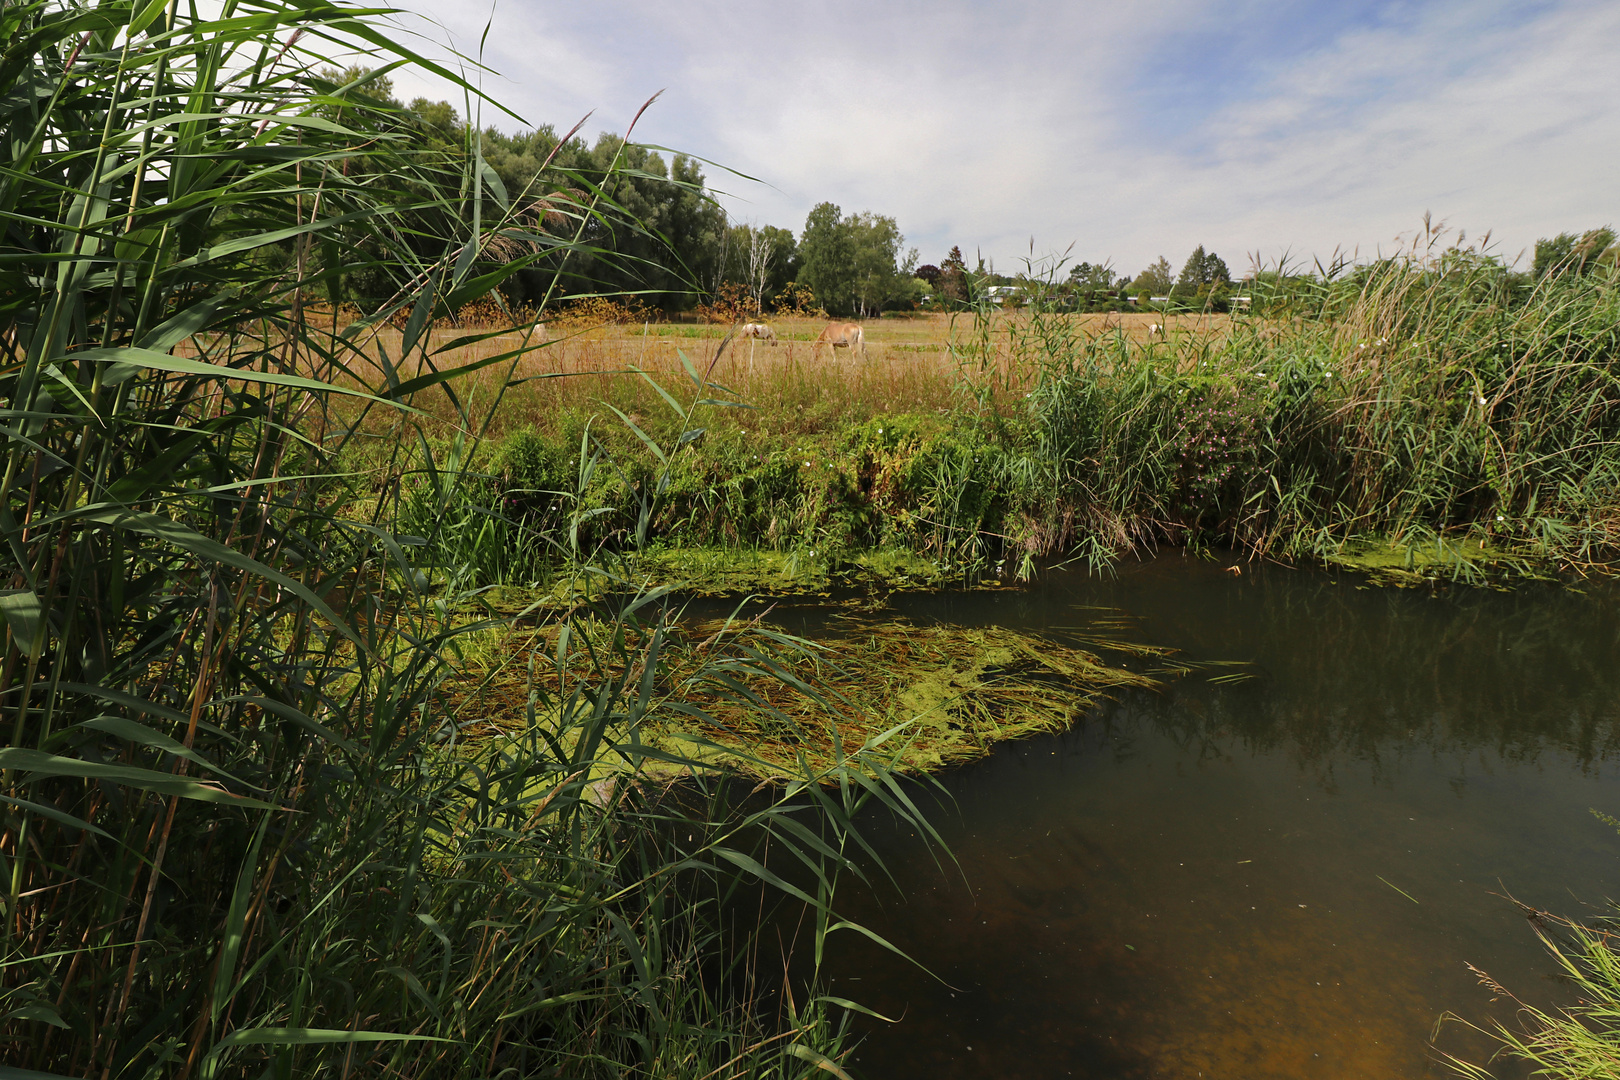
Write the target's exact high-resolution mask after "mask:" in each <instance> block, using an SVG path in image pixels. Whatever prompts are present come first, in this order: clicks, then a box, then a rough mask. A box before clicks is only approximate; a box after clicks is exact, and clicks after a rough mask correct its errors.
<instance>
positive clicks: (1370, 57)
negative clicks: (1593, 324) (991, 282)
mask: <svg viewBox="0 0 1620 1080" xmlns="http://www.w3.org/2000/svg"><path fill="white" fill-rule="evenodd" d="M404 3H405V5H406V7H408V8H411V9H412V10H413V11H416V12H420V13H422V14H420V15H411V14H404V15H399V16H395V19H396V21H397V22H398V24H399V25H398V29H400V30H403V31H406V32H409V33H410V34H413V35H419V36H417V37H415V38H413V39H412V40H413V43H414V45H415V46H416V47H418V48H420V49H421V50H422V51H423V52H424V53H426V54H428V55H432V56H434V57H436V58H440V59H443V58H445V57H447V56H449V55H451V54H450V52H449V49H450V48H451V47H453V48H455V49H457V50H459V51H460V52H461V53H462V54H463V55H464V56H467V57H471V58H474V59H477V58H479V57H480V56H481V58H482V63H483V64H484V65H485V67H487V68H488V69H490V70H489V71H488V72H483V73H479V72H476V71H473V70H472V69H470V68H469V72H470V77H471V78H473V79H474V80H475V81H478V82H480V84H481V85H482V87H483V90H484V92H485V93H486V94H487V95H488V96H489V97H491V98H493V99H494V100H496V101H499V102H500V103H501V104H502V105H504V106H505V107H506V108H507V109H509V110H510V111H511V112H512V113H515V114H516V115H517V116H518V117H521V118H522V121H523V122H522V123H520V122H519V120H516V119H514V118H513V117H512V116H509V115H506V114H503V113H500V112H498V111H496V110H495V109H494V108H493V107H492V106H491V105H489V104H487V103H486V104H484V105H483V106H482V121H483V123H484V124H486V125H490V124H493V125H494V126H496V127H498V128H501V129H503V130H506V131H517V130H520V129H522V128H523V127H525V126H534V125H537V124H541V123H549V124H552V125H554V126H555V127H557V128H558V130H559V131H563V130H567V129H568V128H570V127H572V126H573V124H574V123H575V122H576V121H578V120H579V119H580V118H581V117H584V116H585V115H586V114H587V113H588V114H590V118H589V119H588V120H587V121H586V123H585V127H584V128H583V129H582V132H583V133H584V134H586V135H587V137H589V138H591V139H594V138H595V135H596V133H598V132H600V131H614V132H620V131H623V130H624V128H625V126H626V125H627V124H628V123H629V122H630V120H631V118H632V117H633V116H634V115H635V113H636V111H637V109H639V108H640V107H641V106H642V104H643V103H644V102H645V101H646V100H647V99H648V98H649V97H651V96H652V95H654V94H655V93H660V92H661V96H660V97H659V98H658V100H657V101H656V102H655V103H654V104H653V105H652V106H651V107H650V108H649V109H647V111H646V113H645V114H644V115H643V116H642V118H641V120H640V123H639V125H638V126H637V128H636V130H635V136H634V137H635V138H636V140H637V141H640V142H647V143H654V144H658V145H661V146H665V147H671V148H674V149H678V150H681V151H683V152H685V153H689V154H692V155H695V156H697V157H700V158H703V159H705V160H706V161H708V162H711V163H712V164H709V165H706V166H705V167H704V171H705V174H706V175H707V177H708V180H709V183H710V186H711V187H713V188H715V189H716V190H718V191H720V192H722V193H723V194H722V201H723V203H724V205H725V206H726V208H727V210H728V212H729V213H730V214H731V215H732V217H733V218H734V219H735V220H737V221H739V222H744V221H747V222H753V223H756V224H769V225H777V226H781V227H784V228H790V229H792V230H793V231H794V232H795V233H798V232H800V231H801V230H802V229H803V227H804V220H805V217H806V215H807V214H808V213H809V211H810V209H811V207H813V206H815V205H816V204H817V203H821V202H833V203H836V204H837V205H838V206H840V207H841V208H842V209H843V211H844V212H845V213H853V212H858V211H870V212H872V213H877V214H884V215H888V216H891V217H893V218H894V219H895V220H896V222H897V223H898V225H899V227H900V230H901V231H902V232H903V233H904V234H905V236H906V243H907V246H908V247H915V248H917V249H918V252H919V255H920V261H922V262H928V263H938V262H939V261H940V260H941V259H942V258H943V257H944V256H945V254H946V253H947V252H948V251H949V249H950V247H951V246H952V245H959V246H960V247H961V248H962V250H963V252H964V253H965V254H966V255H967V256H968V260H969V262H970V264H971V263H972V262H973V260H974V257H975V255H976V254H977V255H979V256H981V257H983V258H984V259H986V260H987V261H988V262H993V264H994V265H995V268H996V269H997V270H999V271H1001V272H1003V273H1017V272H1018V271H1020V270H1022V269H1024V268H1025V262H1026V260H1029V259H1031V258H1032V257H1033V258H1034V259H1035V260H1036V261H1037V262H1039V261H1041V260H1043V259H1049V258H1052V257H1063V256H1065V255H1066V256H1067V257H1068V258H1069V259H1070V260H1071V261H1073V262H1078V261H1081V260H1086V261H1090V262H1093V263H1097V262H1104V261H1107V262H1109V263H1110V264H1111V265H1112V266H1113V267H1114V268H1115V270H1116V271H1119V272H1124V273H1131V274H1134V273H1135V272H1137V271H1138V270H1140V269H1142V268H1143V267H1144V266H1146V265H1147V264H1148V263H1149V262H1151V261H1152V260H1153V259H1155V258H1157V257H1158V256H1161V255H1163V256H1165V257H1166V258H1168V259H1169V260H1170V262H1171V264H1172V266H1173V267H1176V268H1179V266H1180V265H1181V263H1182V262H1183V261H1185V259H1186V256H1187V254H1188V253H1189V252H1191V251H1192V249H1193V247H1194V246H1196V245H1199V244H1202V245H1203V246H1204V247H1205V248H1206V249H1208V250H1211V251H1214V252H1217V253H1219V254H1220V255H1221V256H1222V257H1223V258H1224V259H1225V260H1226V262H1227V264H1228V265H1229V266H1230V267H1231V268H1232V270H1233V271H1234V274H1237V273H1240V272H1242V271H1244V270H1246V269H1248V268H1249V267H1250V266H1251V265H1252V264H1254V263H1255V262H1256V261H1258V262H1259V263H1261V264H1263V265H1266V266H1273V265H1276V264H1277V263H1278V261H1279V260H1283V259H1287V260H1289V261H1290V262H1293V263H1295V264H1299V263H1305V264H1309V263H1310V261H1311V260H1313V259H1321V260H1323V261H1324V262H1325V261H1327V260H1328V259H1330V258H1331V257H1332V256H1333V255H1334V254H1335V253H1336V252H1337V253H1340V254H1343V255H1350V256H1352V257H1359V258H1369V257H1372V256H1374V255H1377V254H1380V253H1382V254H1389V253H1392V252H1394V251H1396V250H1399V249H1400V247H1401V245H1402V244H1403V243H1404V242H1408V241H1410V240H1411V239H1412V238H1413V237H1414V235H1416V234H1419V233H1420V232H1421V231H1422V229H1423V218H1424V215H1425V213H1428V214H1430V215H1432V218H1433V220H1434V221H1436V222H1444V223H1445V225H1446V226H1447V227H1448V228H1449V229H1450V230H1452V234H1453V235H1455V234H1456V233H1459V232H1460V233H1462V234H1463V235H1465V236H1466V238H1467V239H1468V240H1469V241H1479V240H1481V239H1483V238H1484V237H1485V236H1486V235H1487V234H1489V237H1490V242H1491V248H1492V250H1493V251H1494V252H1495V253H1496V254H1498V255H1501V256H1502V257H1504V258H1506V259H1508V260H1509V261H1513V260H1514V259H1516V258H1520V259H1523V260H1524V261H1526V262H1527V261H1528V259H1529V255H1530V251H1531V249H1533V245H1534V243H1535V241H1536V239H1537V238H1538V237H1543V236H1551V235H1555V234H1557V233H1559V232H1563V231H1582V230H1585V229H1587V228H1592V227H1595V226H1599V225H1608V224H1615V223H1616V222H1620V62H1617V60H1616V58H1617V57H1620V3H1616V2H1615V0H1546V2H1519V0H1461V2H1453V0H1430V2H1423V3H1404V2H1403V3H1369V2H1356V0H1339V2H1335V3H1322V2H1319V0H1309V2H1305V0H1302V2H1284V0H1222V2H1220V3H1213V2H1206V0H1155V2H1153V3H1142V2H1136V0H1110V2H1108V3H1093V2H1082V3H1075V2H1070V3H1062V2H1051V0H1034V2H1029V3H1025V4H1020V5H1002V4H995V3H988V2H980V0H928V2H914V0H892V2H883V3H873V2H870V0H869V2H864V3H863V2H858V0H823V2H819V3H813V4H805V3H793V4H787V3H772V2H767V0H751V2H746V3H745V2H740V0H588V2H585V3H570V4H562V3H539V2H536V0H499V2H497V3H494V4H491V3H489V0H483V2H476V0H432V2H431V3H428V2H426V0H404ZM486 27H487V33H486ZM394 82H395V92H396V94H398V96H400V97H402V98H404V99H406V100H409V99H410V98H411V97H413V96H416V95H418V94H420V95H425V96H429V97H432V98H435V99H440V98H450V99H451V100H453V101H455V102H457V103H458V104H459V103H460V102H461V101H462V97H461V95H460V93H459V92H456V93H454V94H452V93H451V91H450V89H448V88H447V87H446V85H445V84H442V83H438V82H435V81H434V80H433V79H431V78H428V77H421V76H418V75H416V74H411V73H408V72H406V71H403V70H402V71H400V72H397V73H396V74H395V76H394Z"/></svg>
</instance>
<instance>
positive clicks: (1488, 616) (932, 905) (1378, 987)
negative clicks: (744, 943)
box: [831, 558, 1620, 1078]
mask: <svg viewBox="0 0 1620 1080" xmlns="http://www.w3.org/2000/svg"><path fill="white" fill-rule="evenodd" d="M1097 605H1106V606H1111V607H1115V608H1118V609H1122V610H1123V611H1125V612H1127V613H1129V614H1130V615H1131V616H1133V617H1134V618H1135V620H1136V621H1137V627H1138V631H1137V636H1139V637H1140V638H1145V639H1146V640H1149V641H1152V642H1154V643H1157V644H1165V645H1171V646H1174V647H1176V648H1179V649H1181V650H1183V652H1184V654H1185V655H1187V656H1188V657H1189V658H1191V659H1241V660H1246V661H1250V662H1251V663H1252V667H1251V669H1250V670H1252V671H1254V672H1255V674H1256V678H1254V679H1252V680H1250V681H1247V682H1244V683H1240V684H1235V685H1216V684H1211V683H1209V682H1208V681H1207V679H1205V678H1204V677H1203V676H1199V675H1195V676H1193V677H1190V678H1187V679H1184V680H1181V681H1179V682H1176V683H1174V684H1172V685H1171V686H1169V687H1168V688H1167V689H1166V690H1165V691H1164V692H1163V693H1157V694H1155V693H1131V694H1128V695H1125V696H1123V697H1121V698H1120V699H1119V700H1117V701H1115V702H1113V703H1110V704H1109V705H1107V706H1105V707H1103V708H1101V709H1099V710H1098V711H1097V712H1096V713H1095V715H1094V716H1092V717H1091V718H1090V719H1089V720H1088V721H1087V723H1085V724H1084V725H1083V726H1081V727H1080V728H1077V729H1076V730H1074V731H1071V732H1069V733H1068V734H1066V735H1064V736H1061V737H1055V738H1050V739H1040V740H1033V741H1029V742H1024V743H1019V744H1016V745H1011V746H1007V747H1003V748H1001V750H999V751H998V752H997V753H996V754H995V755H994V756H993V757H992V758H990V759H989V760H987V761H984V762H982V763H980V764H978V765H975V766H972V767H969V768H966V769H963V770H960V771H958V772H956V773H953V774H951V775H949V776H947V777H946V778H945V784H946V787H947V788H948V790H949V793H950V796H951V799H952V800H953V802H952V803H950V804H949V805H947V806H942V807H941V809H940V810H939V811H938V813H937V815H936V816H937V818H938V819H939V820H940V822H941V824H942V831H943V832H944V833H945V834H946V837H947V839H948V841H949V843H950V845H951V848H952V851H953V853H954V855H955V856H956V858H957V860H959V863H960V870H959V871H955V870H953V871H952V872H950V873H948V874H947V873H942V872H941V871H940V870H939V868H938V867H937V866H936V864H935V862H934V859H933V856H932V855H930V854H929V853H928V852H926V851H925V850H923V849H922V848H921V847H920V846H919V844H918V842H917V841H916V839H915V838H913V837H911V836H909V835H890V836H885V837H882V838H881V851H882V854H883V857H884V860H885V862H886V863H887V864H888V866H889V868H890V869H891V870H892V871H893V872H894V873H895V875H896V876H897V877H898V878H899V879H900V880H901V882H902V885H903V888H904V890H905V894H906V895H905V898H904V899H903V900H901V899H899V898H897V897H896V896H895V895H894V894H893V893H892V891H891V892H887V893H885V892H882V891H879V892H876V893H874V894H872V895H866V896H854V895H852V894H849V893H845V894H843V895H842V896H841V900H843V901H844V902H845V903H846V905H847V906H848V907H849V908H850V909H851V911H852V913H854V914H856V915H857V916H858V917H860V918H862V919H864V920H865V921H867V922H868V923H869V924H871V925H873V926H874V927H875V928H876V929H878V930H879V931H880V932H882V933H884V934H885V935H887V936H889V937H890V938H891V940H893V941H894V942H895V944H896V945H897V946H898V947H899V948H901V949H903V950H905V951H906V952H908V953H910V954H911V955H913V956H915V957H916V958H917V959H918V960H920V961H921V962H922V963H923V964H924V965H926V966H927V967H928V968H929V969H930V970H931V971H932V972H933V973H934V974H935V975H937V976H938V977H939V981H935V980H932V979H930V978H929V977H928V976H926V975H924V974H922V973H920V972H918V971H917V970H916V969H915V968H913V967H911V966H909V965H907V964H905V963H904V962H901V961H896V960H895V959H893V958H892V957H889V956H887V955H886V954H883V953H881V952H880V951H878V950H875V949H873V948H871V947H870V946H867V945H864V944H861V943H859V942H857V941H854V940H846V941H845V942H844V943H843V946H842V951H840V952H836V953H835V957H834V961H833V964H832V968H831V974H832V975H833V976H834V977H835V979H836V980H837V981H836V983H835V990H836V991H837V992H839V993H841V994H847V995H848V996H851V997H855V998H857V999H859V1000H861V1001H862V1002H864V1003H866V1004H868V1005H870V1006H872V1007H873V1008H875V1009H877V1010H878V1011H880V1012H882V1013H884V1014H886V1015H888V1016H896V1017H903V1019H902V1020H901V1022H899V1023H897V1024H894V1025H876V1024H871V1025H868V1026H867V1027H866V1028H865V1029H864V1030H867V1031H868V1032H869V1034H868V1038H867V1040H866V1042H865V1043H864V1044H863V1045H862V1047H861V1048H860V1050H859V1052H858V1056H857V1058H856V1061H855V1066H856V1071H857V1073H858V1074H860V1075H861V1076H864V1077H871V1078H879V1077H882V1078H904V1077H924V1076H927V1077H949V1076H964V1077H966V1076H985V1075H990V1076H997V1077H1015V1076H1017V1077H1021V1076H1030V1077H1037V1076H1040V1077H1044V1076H1094V1077H1137V1076H1141V1077H1148V1076H1167V1077H1196V1076H1215V1077H1255V1078H1259V1077H1375V1076H1376V1077H1402V1076H1422V1075H1444V1074H1445V1072H1446V1070H1445V1069H1444V1067H1443V1066H1441V1065H1439V1064H1437V1063H1435V1062H1434V1060H1433V1057H1434V1052H1433V1051H1432V1050H1431V1049H1430V1042H1429V1038H1430V1035H1431V1032H1432V1030H1433V1028H1434V1024H1435V1021H1436V1020H1437V1018H1438V1017H1439V1016H1440V1014H1441V1013H1442V1012H1444V1011H1446V1010H1448V1009H1449V1010H1453V1011H1455V1012H1458V1013H1460V1014H1462V1015H1465V1016H1469V1017H1471V1018H1476V1019H1484V1018H1486V1017H1487V1016H1490V1015H1498V1016H1501V1017H1503V1018H1505V1019H1511V1013H1510V1012H1508V1011H1505V1010H1504V1009H1503V1006H1502V1003H1497V1004H1496V1005H1494V1006H1493V1005H1492V1004H1491V1002H1490V999H1489V995H1488V994H1487V993H1485V992H1484V991H1483V990H1482V989H1481V988H1480V987H1479V986H1478V984H1477V982H1476V980H1475V979H1474V977H1473V976H1472V975H1471V974H1470V973H1469V971H1468V970H1467V968H1466V967H1465V966H1464V965H1465V963H1470V962H1471V963H1474V964H1476V965H1477V966H1479V967H1481V968H1483V969H1485V970H1487V971H1490V972H1491V973H1492V974H1493V975H1495V976H1496V977H1497V978H1498V979H1500V980H1502V981H1503V982H1505V983H1506V984H1507V985H1509V986H1510V987H1513V988H1514V989H1515V990H1516V991H1518V992H1520V993H1521V996H1523V997H1525V998H1526V999H1527V1000H1531V1001H1537V1002H1551V1001H1554V1000H1556V995H1557V993H1558V987H1557V986H1556V984H1554V983H1553V982H1551V981H1550V980H1549V979H1548V977H1547V976H1548V975H1549V973H1550V965H1549V964H1548V962H1547V961H1546V959H1545V957H1544V955H1543V954H1542V953H1541V951H1540V947H1539V945H1538V944H1537V943H1536V942H1535V940H1534V938H1533V936H1532V935H1531V934H1530V932H1529V931H1528V929H1527V928H1526V927H1525V925H1524V922H1523V920H1522V918H1521V917H1520V916H1518V915H1517V914H1516V913H1515V911H1514V909H1513V908H1512V907H1511V906H1510V905H1509V904H1508V903H1507V902H1506V901H1505V900H1503V899H1502V898H1501V895H1499V894H1511V895H1513V896H1516V897H1517V898H1519V899H1521V900H1523V901H1525V902H1527V903H1531V904H1535V905H1537V906H1540V907H1545V908H1551V909H1554V910H1558V911H1563V912H1568V913H1575V912H1577V911H1579V910H1580V904H1579V901H1580V900H1584V901H1591V902H1601V901H1602V900H1603V899H1604V897H1606V896H1608V895H1615V894H1617V893H1620V889H1616V888H1615V885H1616V875H1615V871H1616V869H1617V862H1616V856H1617V855H1620V838H1616V837H1615V836H1614V835H1613V832H1612V830H1609V829H1607V828H1606V827H1605V826H1603V825H1602V824H1601V823H1599V822H1597V821H1596V820H1594V819H1593V818H1592V817H1591V815H1590V814H1589V813H1588V812H1587V810H1588V808H1589V807H1594V806H1595V807H1599V808H1606V809H1608V810H1609V811H1611V812H1613V811H1620V783H1617V782H1616V778H1615V771H1616V770H1615V763H1616V758H1617V756H1620V723H1617V718H1620V711H1617V704H1616V703H1617V694H1616V691H1617V689H1620V663H1617V661H1620V616H1617V605H1616V603H1615V594H1614V593H1612V592H1603V593H1594V594H1593V595H1588V596H1579V595H1572V594H1569V593H1561V592H1557V591H1553V590H1525V591H1520V592H1516V593H1511V594H1496V593H1482V592H1458V593H1452V594H1449V595H1441V596H1430V595H1428V594H1424V593H1416V592H1391V591H1377V590H1361V589H1357V588H1355V587H1354V586H1353V585H1352V584H1350V583H1348V582H1344V583H1339V584H1334V583H1333V582H1332V581H1331V580H1330V579H1328V578H1325V577H1321V576H1317V575H1313V574H1308V573H1302V572H1290V571H1286V570H1280V569H1267V568H1247V569H1246V572H1245V573H1244V574H1242V575H1233V574H1229V573H1225V572H1223V571H1222V568H1221V567H1219V566H1216V565H1212V564H1209V563H1203V562H1198V561H1194V560H1183V559H1179V558H1165V559H1159V560H1156V561H1155V562H1153V563H1149V564H1144V565H1139V566H1134V567H1126V568H1124V569H1122V571H1121V573H1120V575H1119V576H1118V577H1117V578H1115V579H1112V580H1106V581H1099V580H1096V579H1087V578H1084V577H1078V576H1077V577H1073V578H1065V577H1062V576H1058V577H1057V578H1056V580H1052V581H1048V582H1047V583H1045V584H1044V585H1043V587H1041V588H1040V589H1038V590H1033V591H1030V592H1027V593H1018V594H991V595H966V596H960V595H959V596H949V597H927V598H914V599H911V600H909V601H907V602H906V604H905V605H904V606H905V610H906V613H907V614H908V615H910V616H912V617H915V618H929V617H933V618H940V619H944V620H948V621H952V622H960V623H976V622H997V623H1002V624H1007V625H1017V626H1026V627H1032V628H1054V627H1062V626H1073V625H1079V624H1081V623H1083V622H1084V621H1085V619H1086V618H1087V608H1088V607H1094V606H1097ZM1577 898H1578V899H1577ZM1492 1009H1495V1010H1497V1011H1496V1012H1494V1013H1493V1012H1492ZM1439 1045H1440V1047H1441V1048H1443V1049H1448V1050H1452V1051H1455V1052H1461V1053H1466V1054H1470V1055H1472V1056H1474V1057H1476V1058H1477V1057H1481V1056H1483V1054H1484V1053H1486V1052H1488V1047H1487V1046H1485V1045H1484V1044H1483V1043H1481V1042H1479V1041H1477V1040H1471V1039H1470V1038H1469V1037H1468V1035H1467V1032H1466V1031H1465V1030H1463V1029H1461V1028H1457V1027H1448V1028H1447V1029H1445V1030H1444V1031H1443V1032H1442V1034H1441V1037H1440V1041H1439ZM1503 1075H1504V1076H1507V1075H1517V1074H1516V1073H1514V1071H1513V1070H1512V1068H1510V1067H1504V1070H1503Z"/></svg>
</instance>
